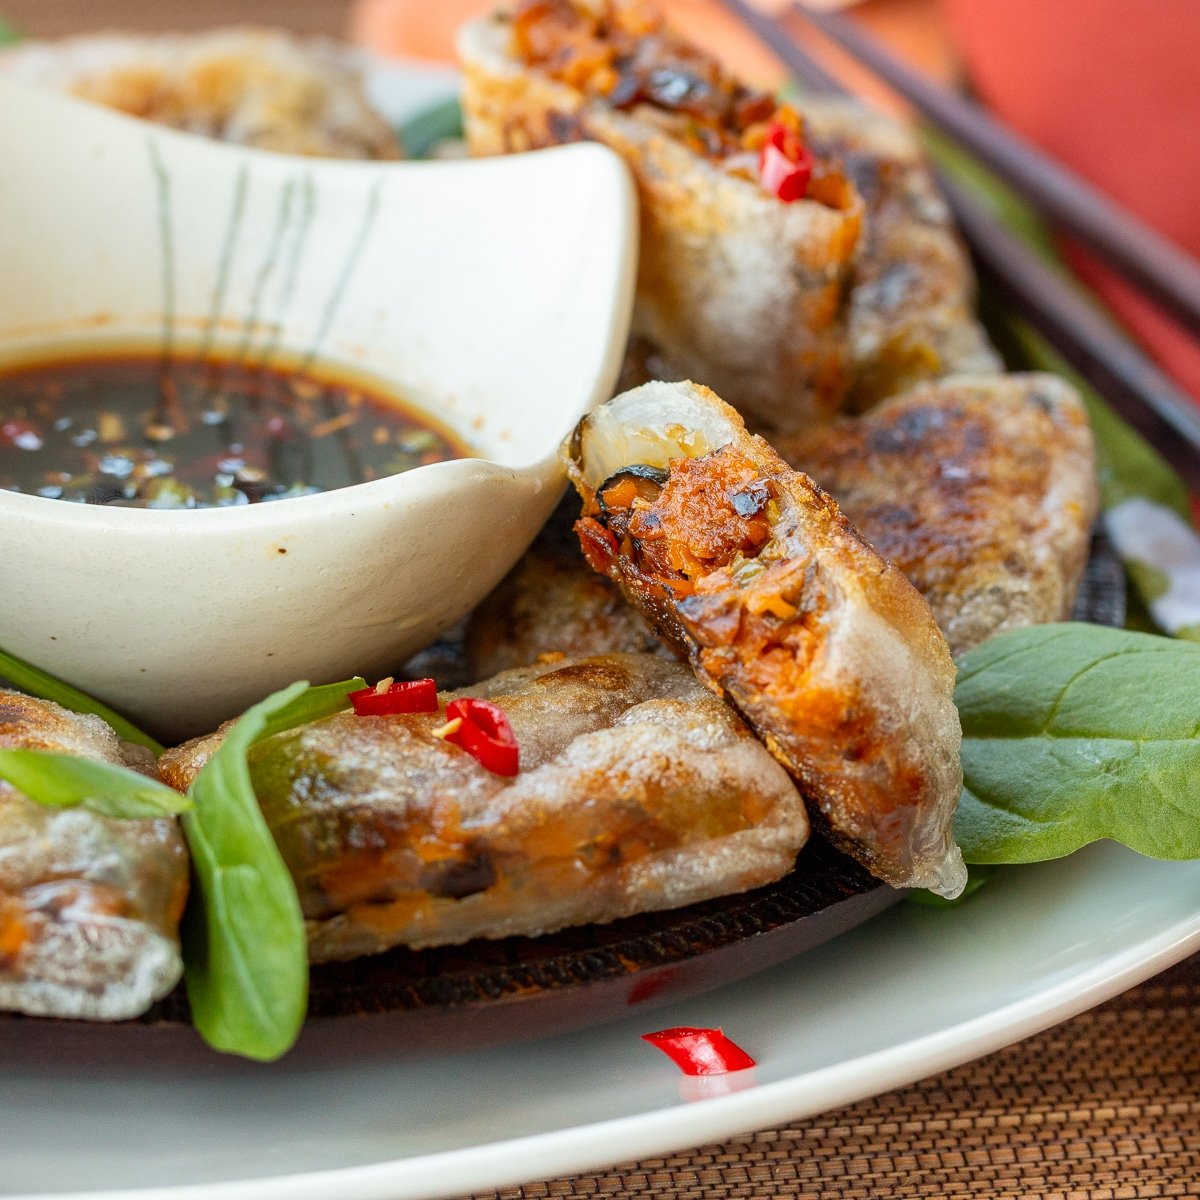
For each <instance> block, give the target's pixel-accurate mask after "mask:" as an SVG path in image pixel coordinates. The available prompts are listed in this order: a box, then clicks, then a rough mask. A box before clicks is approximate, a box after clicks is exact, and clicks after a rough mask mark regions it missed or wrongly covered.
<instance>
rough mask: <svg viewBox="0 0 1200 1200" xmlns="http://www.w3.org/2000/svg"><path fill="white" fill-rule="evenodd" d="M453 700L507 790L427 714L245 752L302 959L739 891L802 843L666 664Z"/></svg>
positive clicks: (330, 729)
mask: <svg viewBox="0 0 1200 1200" xmlns="http://www.w3.org/2000/svg"><path fill="white" fill-rule="evenodd" d="M459 694H461V693H459ZM467 694H469V695H470V696H473V697H476V698H478V699H484V700H489V701H491V702H492V703H493V704H495V705H497V706H498V707H499V708H500V709H501V710H502V711H503V713H504V714H505V716H506V717H507V718H508V721H509V723H510V724H511V726H512V730H513V732H514V734H515V735H516V738H517V742H518V744H519V746H520V759H521V769H520V772H519V774H517V775H516V776H515V777H512V778H506V777H503V776H500V775H496V774H493V773H492V772H491V771H488V770H486V769H485V768H484V767H483V766H481V765H480V764H479V763H478V762H476V761H475V759H474V758H472V757H471V756H470V755H469V754H467V753H466V751H464V750H462V749H460V748H459V747H458V746H456V745H452V744H450V743H448V742H446V741H443V740H440V739H439V738H438V737H435V736H434V731H435V730H436V729H438V728H439V726H441V725H443V723H444V722H445V715H444V709H443V711H442V712H439V713H428V714H416V715H406V716H388V717H356V716H354V715H352V714H349V713H344V714H339V715H338V716H334V717H330V718H328V719H326V720H323V721H318V722H315V723H313V724H311V725H306V726H304V727H303V728H300V729H296V730H293V731H291V732H288V733H282V734H278V735H276V736H275V737H272V738H268V739H266V740H265V741H263V742H261V743H259V745H257V746H256V747H255V748H254V750H253V751H252V752H251V755H250V771H251V776H252V778H253V781H254V788H255V793H256V795H257V796H258V799H259V803H260V804H261V805H262V809H263V813H264V815H265V816H266V818H267V821H268V823H269V824H270V826H271V830H272V832H273V833H274V835H275V839H276V841H277V842H278V844H279V848H280V851H281V853H282V854H283V857H284V860H285V861H286V862H287V864H288V867H289V869H290V871H291V873H292V876H293V878H294V879H295V881H296V886H297V889H298V891H299V894H300V900H301V905H302V907H303V910H304V915H305V918H306V920H307V924H308V930H309V947H310V954H311V956H312V958H313V959H314V960H317V961H319V960H324V959H332V958H351V957H354V956H356V955H360V954H370V953H374V952H377V951H380V950H385V949H387V948H388V947H390V946H395V945H400V944H403V945H408V946H412V947H422V946H435V945H445V944H452V943H456V942H464V941H467V940H469V939H471V938H477V937H507V936H510V935H514V934H527V935H534V934H540V933H548V932H552V931H554V930H556V929H561V928H563V927H564V926H567V925H576V924H586V923H590V922H597V921H611V920H614V919H616V918H618V917H623V916H628V915H630V914H632V913H636V912H651V911H655V910H659V909H665V908H675V907H678V906H680V905H684V904H690V903H693V902H695V901H699V900H704V899H709V898H711V897H714V896H721V895H726V894H729V893H732V892H738V891H744V890H746V889H748V888H752V887H757V886H760V885H761V884H765V883H768V882H770V881H772V880H774V879H777V878H779V877H781V876H782V875H784V874H786V873H787V871H789V870H790V869H791V867H792V865H793V863H794V861H795V857H796V853H797V851H798V850H799V849H800V847H801V846H802V845H803V844H804V842H805V840H806V838H807V835H808V819H807V816H806V814H805V809H804V804H803V801H802V800H801V798H800V796H799V794H798V792H797V791H796V789H795V787H794V785H793V784H792V782H791V780H790V779H789V778H788V776H787V773H786V772H785V771H783V770H782V769H781V768H780V767H779V765H778V763H776V762H775V760H774V759H773V758H771V756H770V755H769V754H768V753H767V752H766V751H765V750H764V749H763V748H762V746H761V745H760V744H759V743H758V742H757V741H756V740H755V738H754V736H753V735H752V734H751V733H750V732H749V730H747V729H746V727H745V725H744V724H743V723H742V722H741V721H740V720H739V719H738V717H737V716H736V715H735V714H734V713H733V712H731V711H730V710H729V709H728V708H727V707H726V706H725V705H723V704H722V703H721V702H720V701H719V700H717V699H716V698H715V697H713V696H712V695H710V694H709V693H707V692H706V691H705V690H704V689H703V688H702V687H701V686H700V685H699V684H698V683H697V682H696V680H695V678H694V677H693V675H692V673H691V672H690V671H689V670H688V669H687V667H686V666H684V665H683V664H682V663H678V662H671V661H667V660H665V659H661V658H657V657H655V656H653V655H649V654H640V655H639V654H618V655H610V656H606V657H594V658H582V659H561V660H559V661H556V662H542V663H538V664H535V665H534V666H530V667H525V668H522V669H519V670H515V671H507V672H504V673H503V674H500V675H497V676H495V677H494V678H492V679H489V680H486V681H484V682H483V683H479V684H476V685H474V686H473V687H471V688H470V689H467ZM455 696H456V693H453V692H451V693H444V694H443V695H442V696H441V698H440V699H441V701H442V703H443V705H444V704H445V703H447V702H449V701H450V700H452V699H454V698H455ZM221 736H222V735H221V733H218V734H215V735H210V736H209V737H207V738H200V739H197V740H196V741H194V742H190V743H188V744H187V745H185V746H183V747H181V748H179V749H177V750H174V751H169V752H168V753H167V754H166V755H165V756H164V758H163V771H164V776H165V777H166V778H167V780H168V781H169V782H171V783H172V784H174V785H176V786H179V787H183V786H186V785H187V784H188V783H189V782H190V781H191V779H192V778H194V776H195V774H196V772H198V771H199V769H200V767H201V766H202V765H203V764H204V762H205V761H206V760H207V758H208V757H209V756H210V755H211V753H212V752H213V750H214V749H215V747H216V746H217V745H218V744H219V741H220V738H221Z"/></svg>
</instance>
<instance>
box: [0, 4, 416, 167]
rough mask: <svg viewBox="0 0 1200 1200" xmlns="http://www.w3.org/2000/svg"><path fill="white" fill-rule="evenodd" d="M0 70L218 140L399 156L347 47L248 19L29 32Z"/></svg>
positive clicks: (330, 153)
mask: <svg viewBox="0 0 1200 1200" xmlns="http://www.w3.org/2000/svg"><path fill="white" fill-rule="evenodd" d="M0 71H4V72H6V73H9V74H11V75H13V76H14V77H16V78H18V79H22V80H24V81H26V82H28V83H33V84H37V85H39V86H43V87H52V88H56V89H57V90H59V91H65V92H70V93H72V94H73V95H76V96H79V97H81V98H82V99H84V100H91V101H94V102H95V103H97V104H103V105H106V106H107V107H109V108H115V109H118V110H120V111H121V112H125V113H128V114H129V115H130V116H134V117H142V118H145V119H146V120H149V121H154V122H157V123H158V124H162V125H169V126H171V127H172V128H174V129H180V130H183V131H185V132H187V133H198V134H202V135H204V136H206V137H213V138H219V139H220V140H222V141H228V142H237V143H241V144H243V145H247V146H255V147H257V148H258V149H260V150H279V151H283V152H285V153H289V154H309V155H315V156H317V157H326V158H380V159H387V158H400V157H401V156H402V150H401V147H400V144H399V142H398V141H397V140H396V136H395V134H394V133H393V131H392V130H391V128H390V127H389V126H388V124H387V122H386V121H385V120H384V119H383V117H382V116H380V114H379V113H378V112H376V111H375V109H374V108H373V107H372V106H371V104H370V103H369V101H368V100H367V97H366V94H365V92H364V91H363V86H362V80H361V77H360V72H359V69H358V62H357V60H356V58H355V56H354V54H353V52H352V51H349V50H347V49H346V48H345V47H342V46H338V45H336V44H335V43H333V42H329V41H324V40H322V39H319V38H307V39H305V38H298V37H295V36H293V35H291V34H289V33H285V32H283V31H282V30H275V29H258V28H252V27H246V28H234V29H217V30H212V31H209V32H205V33H197V34H176V35H164V36H136V35H118V34H102V35H97V36H89V37H78V38H68V39H65V40H63V41H59V42H31V43H29V44H28V45H24V46H20V47H18V48H16V49H13V50H7V51H5V52H3V53H2V54H0Z"/></svg>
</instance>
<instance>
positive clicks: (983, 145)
mask: <svg viewBox="0 0 1200 1200" xmlns="http://www.w3.org/2000/svg"><path fill="white" fill-rule="evenodd" d="M794 8H795V11H797V12H798V13H800V15H801V16H803V17H804V19H805V20H806V21H808V22H809V23H810V24H811V25H812V26H813V27H814V28H815V29H817V30H819V31H820V32H821V33H823V34H824V35H825V36H826V37H828V38H829V39H830V40H831V41H833V42H836V43H837V45H838V46H840V47H841V48H842V49H843V50H845V51H846V52H847V53H848V54H850V55H851V56H852V57H853V58H855V59H857V60H858V61H859V62H860V63H862V64H863V65H864V66H866V67H869V68H870V69H871V71H873V72H874V73H875V74H876V75H878V76H879V78H880V79H882V80H883V81H884V82H885V83H887V84H889V85H890V86H891V87H893V88H894V89H895V90H896V91H897V92H899V93H900V94H901V95H902V96H904V97H905V99H907V100H908V101H909V102H910V103H911V104H913V106H914V107H915V108H917V109H918V110H919V111H920V112H921V114H922V115H923V116H925V117H926V118H927V119H928V120H930V121H932V122H933V123H934V124H935V125H937V126H938V127H940V128H941V129H942V130H944V131H945V132H946V133H947V134H949V135H950V136H951V137H952V138H954V140H955V141H957V142H959V143H960V144H961V145H962V146H964V147H965V148H966V149H968V150H970V151H971V152H972V153H973V154H974V155H975V156H976V157H977V158H978V159H980V161H981V162H983V163H984V164H985V165H986V166H988V167H990V168H991V169H992V170H993V171H994V172H995V173H996V174H997V175H999V176H1000V177H1001V178H1002V179H1004V180H1005V181H1006V182H1008V183H1009V184H1010V185H1011V186H1012V187H1013V188H1014V189H1015V190H1016V191H1018V192H1020V193H1021V194H1022V195H1023V196H1025V198H1026V199H1028V200H1029V201H1030V202H1031V203H1032V204H1033V205H1034V206H1035V207H1036V208H1038V209H1039V210H1040V211H1041V212H1042V213H1044V214H1045V215H1046V216H1047V217H1049V218H1050V219H1051V220H1052V221H1053V222H1055V223H1056V224H1057V225H1059V226H1061V227H1062V228H1063V229H1065V230H1068V231H1069V232H1071V233H1072V234H1074V235H1075V236H1076V237H1077V238H1079V240H1080V241H1081V242H1083V243H1084V244H1085V245H1087V246H1088V247H1089V248H1090V249H1092V250H1093V251H1094V252H1095V253H1096V254H1097V255H1099V256H1100V257H1102V258H1104V259H1106V260H1107V261H1108V262H1110V263H1111V264H1112V265H1113V266H1115V267H1116V268H1117V270H1119V271H1120V273H1121V274H1122V275H1124V276H1125V278H1126V279H1128V280H1130V282H1132V283H1134V284H1136V285H1137V286H1138V287H1139V288H1140V289H1141V290H1142V291H1143V292H1145V293H1146V295H1147V296H1150V297H1152V298H1153V299H1155V300H1157V301H1158V302H1159V303H1160V304H1162V306H1163V307H1164V308H1166V309H1168V310H1169V311H1170V312H1171V313H1172V314H1173V315H1174V316H1176V317H1177V318H1178V319H1179V320H1180V321H1181V322H1182V323H1183V324H1184V325H1186V326H1187V327H1188V329H1190V330H1191V331H1192V332H1193V333H1200V262H1197V261H1196V259H1194V258H1193V257H1191V255H1189V254H1188V253H1187V251H1185V250H1183V249H1181V248H1180V247H1179V246H1177V245H1175V244H1174V243H1173V242H1171V241H1169V240H1168V239H1166V238H1165V237H1163V236H1162V235H1161V234H1160V233H1158V232H1157V231H1156V230H1154V229H1152V228H1151V227H1150V226H1149V225H1147V224H1146V223H1145V222H1143V221H1141V220H1140V219H1139V218H1137V217H1135V216H1134V215H1133V214H1131V213H1129V212H1127V211H1126V210H1124V209H1122V208H1121V207H1120V206H1119V205H1118V204H1115V203H1114V202H1113V201H1112V200H1110V199H1109V198H1108V197H1107V196H1105V195H1104V194H1103V193H1102V192H1100V191H1098V190H1097V189H1096V188H1094V187H1093V186H1092V185H1091V184H1089V183H1087V182H1085V181H1084V180H1082V179H1080V178H1079V176H1078V175H1075V174H1073V173H1072V172H1071V171H1069V170H1068V169H1067V168H1066V167H1064V166H1062V164H1060V163H1058V162H1055V161H1054V159H1052V158H1050V157H1048V156H1047V155H1045V154H1043V153H1042V151H1041V150H1039V149H1037V147H1035V146H1033V145H1031V144H1030V143H1029V142H1026V141H1025V140H1023V139H1022V138H1020V137H1019V136H1018V135H1017V134H1015V133H1014V132H1012V130H1010V129H1008V128H1006V127H1005V126H1004V125H1002V124H1001V123H1000V122H999V121H997V120H996V119H995V118H994V117H991V116H990V115H989V114H988V113H987V112H985V111H984V110H983V109H982V108H980V107H979V106H978V105H975V104H972V103H971V102H970V101H969V100H967V99H965V98H964V97H962V96H959V95H957V94H956V93H955V92H952V91H951V90H950V89H949V88H944V87H941V86H939V85H938V84H936V83H934V82H933V81H931V80H930V79H928V78H926V77H925V76H924V75H922V74H921V73H920V72H919V71H917V70H914V69H913V68H911V67H909V66H908V65H907V64H905V63H903V62H901V61H900V60H899V59H897V58H896V57H895V56H894V55H892V54H890V53H889V52H888V51H887V50H886V49H885V48H884V47H883V46H882V45H881V44H880V43H879V42H878V41H876V40H875V39H874V38H873V37H872V36H871V35H870V34H869V33H867V32H866V31H864V30H863V29H861V28H859V27H858V26H857V25H855V24H854V22H853V21H850V20H848V19H847V18H846V17H844V16H842V15H840V14H838V13H833V12H818V11H817V10H816V9H813V8H810V7H808V6H807V5H805V4H796V5H794ZM1183 152H1184V148H1182V147H1181V153H1183Z"/></svg>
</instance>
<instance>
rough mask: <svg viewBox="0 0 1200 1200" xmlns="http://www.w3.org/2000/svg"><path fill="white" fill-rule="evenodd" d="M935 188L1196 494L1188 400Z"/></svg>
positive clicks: (771, 25) (805, 61)
mask: <svg viewBox="0 0 1200 1200" xmlns="http://www.w3.org/2000/svg"><path fill="white" fill-rule="evenodd" d="M724 4H725V6H726V8H728V9H729V10H730V11H731V12H733V13H735V14H736V15H737V16H738V17H740V18H741V19H742V20H743V21H744V22H745V23H746V24H747V25H748V26H749V27H750V28H751V29H753V30H754V31H755V33H757V34H758V35H759V37H761V38H762V40H763V41H764V42H765V43H766V45H768V46H769V47H770V48H771V49H772V50H773V51H774V52H775V54H777V55H778V56H779V58H780V59H781V60H782V61H783V62H784V63H785V64H786V65H787V67H788V69H789V70H791V71H792V72H793V74H795V76H796V77H797V78H798V79H799V80H800V81H801V83H803V84H804V85H805V86H806V87H808V88H810V89H811V90H812V91H814V92H821V93H825V94H826V95H839V96H849V95H850V93H849V92H848V91H847V90H846V88H845V87H843V86H842V84H841V83H839V82H838V81H837V80H836V79H835V78H834V77H833V76H832V75H831V74H829V72H828V71H826V70H825V68H824V67H822V66H820V65H819V64H818V63H817V62H815V61H814V60H813V59H812V58H811V57H810V56H809V55H808V54H807V53H806V52H805V51H804V50H802V49H801V48H800V47H799V46H798V45H797V44H796V43H795V42H794V41H793V40H792V38H791V37H790V36H789V34H788V33H787V32H786V30H784V29H783V28H782V27H781V26H780V25H779V24H778V22H776V21H774V20H773V19H772V18H770V17H768V16H766V15H765V14H763V13H761V12H759V11H758V10H757V9H754V8H752V7H750V6H749V5H748V4H746V3H745V0H724ZM938 185H939V187H940V188H941V189H942V191H943V194H944V195H945V197H946V200H947V203H948V204H949V205H950V208H951V210H952V211H953V213H954V217H955V219H956V221H957V222H958V225H959V228H960V229H961V230H962V232H963V235H964V236H965V237H966V239H967V242H968V244H969V245H970V247H971V249H972V251H973V252H974V254H975V256H976V259H977V261H978V263H979V265H980V266H981V267H982V269H983V270H984V271H985V272H986V273H987V274H988V275H989V276H990V277H991V278H992V279H993V280H994V281H995V282H996V283H998V284H999V285H1000V286H1001V288H1002V289H1003V290H1004V291H1005V292H1006V293H1007V294H1008V295H1009V296H1010V297H1011V298H1012V299H1014V300H1015V301H1016V304H1017V308H1018V311H1019V313H1020V315H1021V316H1023V317H1025V319H1026V320H1028V321H1029V323H1030V324H1032V325H1034V326H1035V327H1036V328H1037V329H1038V330H1039V331H1040V332H1041V333H1043V335H1045V336H1046V337H1047V338H1048V339H1049V340H1050V341H1051V342H1052V343H1053V344H1054V345H1055V347H1056V348H1057V349H1058V350H1059V351H1060V352H1061V353H1062V355H1063V357H1064V358H1066V359H1067V360H1068V361H1069V362H1070V363H1071V364H1072V366H1074V367H1075V368H1076V370H1078V371H1079V373H1080V374H1081V375H1083V376H1084V377H1085V378H1086V379H1087V380H1088V381H1089V382H1091V383H1093V384H1094V385H1095V386H1096V387H1097V389H1098V390H1099V391H1100V392H1101V393H1102V394H1103V395H1104V396H1105V397H1106V398H1107V399H1109V400H1110V401H1111V402H1112V404H1113V406H1114V407H1115V408H1116V409H1117V411H1118V412H1120V413H1121V415H1122V416H1123V417H1125V419H1126V420H1128V421H1129V422H1130V424H1132V425H1133V426H1134V428H1136V429H1137V430H1138V431H1139V432H1140V433H1141V434H1142V436H1143V437H1145V438H1146V440H1147V441H1149V442H1150V443H1151V444H1152V445H1153V446H1154V447H1155V448H1156V449H1157V450H1158V451H1159V453H1160V454H1162V456H1163V457H1164V458H1165V459H1166V460H1167V461H1168V462H1169V463H1171V465H1172V466H1173V467H1174V468H1175V469H1176V471H1178V472H1179V474H1180V476H1182V477H1183V479H1184V480H1185V482H1186V483H1187V485H1188V486H1189V487H1190V488H1191V489H1192V490H1193V491H1196V490H1200V409H1198V408H1197V406H1196V405H1195V404H1194V403H1193V402H1192V400H1191V398H1190V397H1189V396H1187V395H1186V394H1185V393H1184V392H1183V391H1182V390H1181V389H1180V388H1178V387H1177V386H1176V385H1175V384H1174V383H1173V382H1172V381H1171V380H1170V379H1169V378H1168V377H1167V376H1166V375H1165V374H1164V373H1163V372H1162V371H1161V370H1160V369H1159V368H1158V367H1157V366H1155V364H1154V363H1153V362H1151V361H1150V359H1149V358H1147V357H1146V355H1145V354H1143V353H1142V351H1141V350H1140V349H1138V347H1137V346H1135V345H1134V344H1133V343H1132V342H1131V341H1130V340H1129V339H1128V338H1126V337H1125V336H1124V335H1123V334H1122V333H1121V332H1120V331H1119V330H1118V329H1117V328H1116V327H1115V326H1113V325H1111V324H1110V323H1109V322H1108V321H1107V320H1105V319H1104V318H1103V317H1102V316H1100V314H1099V313H1098V312H1097V311H1096V309H1095V308H1093V307H1092V305H1091V304H1090V303H1089V301H1088V300H1087V299H1086V298H1085V297H1084V296H1083V295H1082V294H1081V293H1080V292H1078V291H1077V290H1076V289H1075V288H1074V287H1072V286H1071V284H1070V283H1068V282H1067V281H1066V280H1065V279H1064V278H1063V277H1062V276H1061V275H1060V274H1059V273H1058V272H1057V271H1055V270H1054V269H1053V268H1052V267H1050V266H1049V265H1048V264H1047V263H1045V262H1044V261H1043V260H1042V259H1041V258H1039V257H1038V255H1037V254H1035V253H1034V252H1033V251H1032V250H1031V249H1030V248H1029V247H1028V246H1027V245H1026V244H1025V243H1024V242H1023V241H1021V239H1020V238H1018V237H1017V236H1016V235H1015V234H1013V233H1011V232H1010V231H1009V230H1008V229H1007V228H1006V227H1005V226H1004V225H1003V224H1002V223H1001V222H1000V221H998V220H997V219H996V218H995V217H994V216H992V214H991V213H990V212H989V211H988V209H987V207H986V206H985V205H983V204H981V203H980V202H979V201H978V200H977V199H975V197H974V196H972V195H971V194H970V193H969V192H968V191H967V190H966V189H965V188H963V187H961V186H960V185H958V184H956V183H954V182H953V181H952V180H949V179H947V178H945V176H944V175H943V174H941V173H938Z"/></svg>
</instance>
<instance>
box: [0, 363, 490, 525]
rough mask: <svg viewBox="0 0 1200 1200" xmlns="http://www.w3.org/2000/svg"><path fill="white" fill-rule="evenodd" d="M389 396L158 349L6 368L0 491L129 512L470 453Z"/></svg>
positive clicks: (241, 497) (231, 501) (385, 471)
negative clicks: (165, 354) (171, 356)
mask: <svg viewBox="0 0 1200 1200" xmlns="http://www.w3.org/2000/svg"><path fill="white" fill-rule="evenodd" d="M469 453H470V452H469V451H468V449H467V448H466V447H465V446H464V445H462V444H461V443H460V442H458V441H457V440H456V439H455V438H454V436H453V435H452V434H450V433H449V432H448V431H446V430H444V429H442V428H440V427H439V426H438V425H436V424H435V423H434V422H433V421H432V420H430V419H429V418H428V417H426V416H425V415H424V414H420V413H418V412H415V411H414V410H412V409H410V408H408V407H407V406H406V405H405V404H404V403H403V402H402V401H401V400H399V399H398V398H396V397H393V396H390V395H387V394H386V393H385V392H383V391H382V390H379V391H367V390H365V389H364V388H362V387H360V386H358V385H357V384H351V383H346V382H340V381H337V380H336V379H330V378H328V377H325V376H323V375H320V374H318V373H305V374H298V373H296V372H293V371H289V370H287V369H285V368H278V369H277V368H275V367H265V366H255V365H249V364H246V363H234V362H229V361H223V360H219V359H209V360H201V359H199V358H179V359H176V360H172V361H171V362H170V363H167V364H164V362H163V361H162V359H161V358H160V357H158V356H156V355H151V354H123V355H118V356H103V357H101V356H95V357H86V358H83V357H80V358H71V359H62V360H58V361H55V362H52V363H39V364H37V365H34V366H24V367H20V368H16V369H10V370H6V371H0V489H3V490H7V491H13V492H23V493H27V494H29V495H35V496H44V497H47V498H50V499H60V500H71V501H75V502H76V503H84V504H113V505H118V506H123V507H132V508H214V507H227V506H235V505H242V504H254V503H258V502H260V501H266V500H281V499H286V498H288V497H292V496H305V495H309V494H311V493H314V492H323V491H329V490H331V489H334V488H341V487H347V486H349V485H351V484H355V483H363V482H366V481H368V480H372V479H379V478H382V477H383V476H386V475H396V474H399V473H400V472H402V471H408V470H411V469H412V468H413V467H419V466H423V465H424V464H426V463H432V462H441V461H443V460H446V459H451V458H465V457H467V456H468V455H469Z"/></svg>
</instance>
